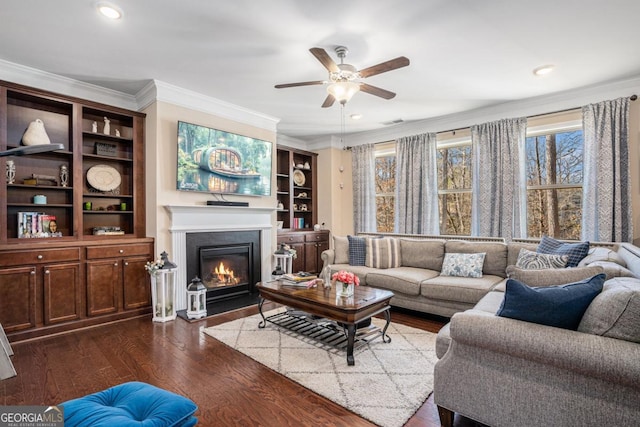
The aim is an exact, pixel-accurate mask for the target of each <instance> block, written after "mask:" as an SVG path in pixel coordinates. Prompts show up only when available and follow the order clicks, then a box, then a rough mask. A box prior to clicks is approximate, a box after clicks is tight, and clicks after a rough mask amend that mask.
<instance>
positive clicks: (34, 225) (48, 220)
mask: <svg viewBox="0 0 640 427" xmlns="http://www.w3.org/2000/svg"><path fill="white" fill-rule="evenodd" d="M60 236H62V233H61V232H59V231H58V224H57V222H56V217H55V215H47V214H45V213H44V212H18V238H20V239H32V238H42V237H60Z"/></svg>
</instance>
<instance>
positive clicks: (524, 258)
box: [516, 248, 569, 270]
mask: <svg viewBox="0 0 640 427" xmlns="http://www.w3.org/2000/svg"><path fill="white" fill-rule="evenodd" d="M567 261H569V257H568V256H567V255H551V254H539V253H537V252H532V251H530V250H528V249H524V248H523V249H520V254H519V255H518V260H517V261H516V267H520V268H524V269H532V270H540V269H542V268H564V267H566V266H567Z"/></svg>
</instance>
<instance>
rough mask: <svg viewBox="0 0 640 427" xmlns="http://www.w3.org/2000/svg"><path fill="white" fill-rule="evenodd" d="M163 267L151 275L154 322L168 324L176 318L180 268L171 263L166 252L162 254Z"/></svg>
mask: <svg viewBox="0 0 640 427" xmlns="http://www.w3.org/2000/svg"><path fill="white" fill-rule="evenodd" d="M160 260H161V263H162V266H161V267H160V268H159V269H157V270H155V272H154V273H153V274H151V302H152V304H153V319H152V320H153V321H154V322H167V321H169V320H173V319H175V318H176V306H175V300H176V272H177V270H178V266H177V265H176V264H174V263H172V262H171V261H169V258H168V255H167V253H166V252H162V253H161V254H160Z"/></svg>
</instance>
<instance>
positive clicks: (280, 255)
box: [271, 243, 293, 277]
mask: <svg viewBox="0 0 640 427" xmlns="http://www.w3.org/2000/svg"><path fill="white" fill-rule="evenodd" d="M273 256H274V257H275V259H276V269H275V270H273V272H272V273H271V274H272V275H273V276H274V277H279V276H282V275H283V274H288V273H291V269H292V264H293V255H292V254H291V252H289V251H287V250H286V249H285V244H284V243H281V244H280V248H279V249H278V250H276V251H275V252H274V253H273Z"/></svg>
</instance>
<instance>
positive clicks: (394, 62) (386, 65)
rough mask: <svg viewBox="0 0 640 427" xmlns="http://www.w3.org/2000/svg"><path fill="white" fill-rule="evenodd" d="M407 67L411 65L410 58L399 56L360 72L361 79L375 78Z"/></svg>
mask: <svg viewBox="0 0 640 427" xmlns="http://www.w3.org/2000/svg"><path fill="white" fill-rule="evenodd" d="M407 65H409V58H406V57H404V56H399V57H397V58H395V59H390V60H389V61H386V62H382V63H380V64H378V65H374V66H372V67H369V68H365V69H364V70H360V71H359V73H360V77H362V78H366V77H371V76H375V75H376V74H380V73H386V72H387V71H391V70H395V69H397V68H402V67H406V66H407Z"/></svg>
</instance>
